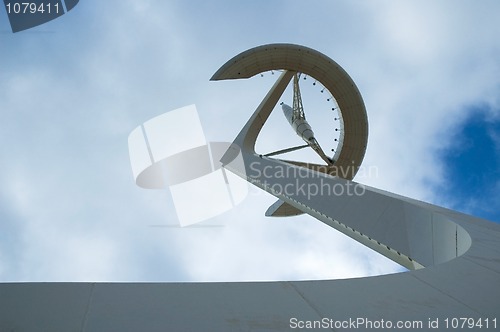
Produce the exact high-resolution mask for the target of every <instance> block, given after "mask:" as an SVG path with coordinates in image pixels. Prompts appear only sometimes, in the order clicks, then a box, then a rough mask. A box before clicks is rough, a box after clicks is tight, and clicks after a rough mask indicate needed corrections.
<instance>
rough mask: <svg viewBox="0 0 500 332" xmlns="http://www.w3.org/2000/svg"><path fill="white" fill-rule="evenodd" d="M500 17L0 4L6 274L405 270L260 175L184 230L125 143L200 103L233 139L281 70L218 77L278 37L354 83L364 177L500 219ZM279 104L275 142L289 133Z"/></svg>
mask: <svg viewBox="0 0 500 332" xmlns="http://www.w3.org/2000/svg"><path fill="white" fill-rule="evenodd" d="M498 13H500V3H499V2H498V1H493V0H492V1H486V0H485V1H481V2H478V1H472V0H470V1H451V0H450V1H420V0H419V1H396V0H392V1H381V0H379V1H363V2H362V1H331V0H328V1H327V0H325V1H307V2H305V1H292V0H290V1H251V2H250V1H245V2H244V1H229V0H227V1H215V2H214V1H212V2H209V1H159V0H157V1H154V0H151V1H146V0H143V1H129V0H120V1H117V0H116V1H106V2H105V3H104V2H102V1H89V0H87V1H83V0H82V1H80V3H79V5H78V6H77V7H75V8H74V9H73V10H72V11H71V12H69V13H68V14H66V15H64V16H62V17H60V18H59V19H56V20H54V21H52V22H49V23H47V24H44V25H42V26H39V27H37V28H34V29H31V30H27V31H24V32H20V33H16V34H13V33H12V32H11V30H10V26H9V23H8V19H7V15H6V13H5V11H4V10H3V9H2V10H0V117H1V121H0V137H1V142H2V144H1V145H0V170H1V172H0V177H1V182H2V186H1V187H0V281H219V280H220V281H222V280H224V281H227V280H231V281H237V280H283V279H290V280H293V279H295V280H298V279H311V278H347V277H354V276H367V275H376V274H381V273H392V272H395V271H401V268H400V267H399V266H398V265H396V264H394V263H392V262H390V261H388V260H387V259H385V258H384V257H382V256H380V255H378V254H376V253H373V252H372V251H370V250H369V249H366V248H364V247H363V246H361V245H359V244H357V243H356V242H354V241H352V240H351V239H349V238H346V237H345V236H343V235H341V234H339V233H338V232H336V231H335V230H333V229H330V228H329V227H327V226H325V225H323V224H322V223H321V222H319V221H317V220H315V219H313V218H312V217H309V216H300V217H294V218H286V219H272V218H266V217H264V212H265V210H266V209H267V207H268V206H269V205H270V204H272V203H273V202H274V201H275V199H274V198H273V197H272V196H270V195H268V194H265V193H262V192H260V191H259V190H257V189H255V188H252V189H251V190H250V193H249V196H248V197H247V199H246V200H245V201H244V202H243V203H242V204H240V205H239V206H238V207H237V208H235V209H233V210H231V211H228V212H227V213H225V214H223V215H220V216H218V217H215V218H213V219H212V220H209V221H208V222H207V226H211V227H197V228H180V227H176V226H175V225H177V217H176V214H175V209H174V205H173V202H172V197H171V195H170V193H169V192H168V191H155V190H145V189H141V188H139V187H137V186H136V185H135V183H134V179H133V176H132V171H131V168H130V162H129V155H128V147H127V138H128V135H129V134H130V132H131V131H132V130H133V129H134V128H136V127H137V126H138V125H140V124H142V123H144V122H145V121H147V120H149V119H151V118H153V117H155V116H157V115H160V114H163V113H165V112H167V111H170V110H173V109H176V108H179V107H182V106H185V105H190V104H196V106H197V108H198V112H199V115H200V120H201V122H202V125H203V129H204V131H205V135H206V137H207V140H209V141H232V140H233V138H234V137H235V136H236V134H237V133H238V131H239V130H240V128H241V127H242V126H243V124H244V123H245V122H246V120H247V119H248V117H249V116H250V114H251V113H252V112H253V111H254V109H255V107H256V106H257V105H258V103H259V102H260V100H261V99H262V97H263V96H264V95H265V93H266V92H267V90H268V89H269V87H270V85H271V84H272V81H273V79H275V76H276V75H274V76H273V75H271V74H269V73H266V75H265V76H264V77H262V78H261V77H255V78H252V79H250V80H248V81H238V82H210V81H209V78H210V77H211V76H212V74H213V73H214V72H215V71H216V70H217V69H218V68H219V67H220V66H221V65H222V64H224V63H225V62H226V61H227V60H228V59H230V58H231V57H233V56H234V55H236V54H238V53H240V52H242V51H244V50H246V49H249V48H252V47H255V46H258V45H262V44H267V43H276V42H287V43H296V44H302V45H305V46H308V47H311V48H314V49H317V50H318V51H320V52H322V53H324V54H326V55H328V56H329V57H331V58H332V59H334V60H335V61H337V62H338V63H339V64H340V65H341V66H342V67H343V68H344V69H345V70H346V71H347V72H348V73H349V74H350V75H351V77H352V78H353V80H354V81H355V82H356V84H357V85H358V88H359V89H360V91H361V94H362V95H363V98H364V101H365V104H366V108H367V112H368V117H369V125H370V138H369V145H368V150H367V154H366V157H365V160H364V165H365V166H367V167H369V166H373V167H376V169H377V172H376V174H371V176H360V177H358V178H357V179H356V180H357V181H359V182H362V183H365V184H368V185H371V186H375V187H378V188H382V189H386V190H389V191H392V192H396V193H398V194H402V195H405V196H409V197H413V198H416V199H421V200H424V201H428V202H432V203H435V204H439V205H443V206H447V207H450V208H453V209H457V210H460V211H463V212H466V213H469V214H473V215H476V216H480V217H483V218H486V219H490V220H494V221H497V222H498V221H500V209H499V197H500V173H499V169H500V168H499V166H500V60H499V59H500V38H498V36H500V22H499V21H498ZM312 93H313V92H312ZM273 117H274V118H273V119H272V121H271V122H270V123H271V124H273V123H276V127H272V128H273V129H272V130H267V133H264V132H263V140H262V141H261V142H259V144H260V145H259V146H260V147H261V148H262V149H263V150H265V149H271V148H274V147H275V145H276V142H279V143H280V144H282V143H283V142H284V140H285V137H287V138H286V139H289V138H288V137H292V136H293V132H291V130H290V128H287V125H286V122H284V119H282V118H280V116H279V115H274V114H273ZM283 123H284V125H283ZM332 128H333V127H331V123H330V122H328V121H323V122H321V121H320V122H319V124H318V125H316V126H314V129H315V131H316V132H318V133H321V132H324V133H328V132H330V131H331V130H332ZM266 152H267V151H266ZM214 225H216V226H218V227H213V226H214Z"/></svg>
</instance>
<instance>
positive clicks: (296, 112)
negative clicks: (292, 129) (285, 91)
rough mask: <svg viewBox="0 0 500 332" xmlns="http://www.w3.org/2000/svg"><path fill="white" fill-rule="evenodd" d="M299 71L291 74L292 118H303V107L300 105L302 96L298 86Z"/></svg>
mask: <svg viewBox="0 0 500 332" xmlns="http://www.w3.org/2000/svg"><path fill="white" fill-rule="evenodd" d="M299 78H300V73H296V74H295V75H294V76H293V118H292V119H293V120H295V119H305V118H306V116H305V114H304V107H303V106H302V97H301V95H300V88H299Z"/></svg>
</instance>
